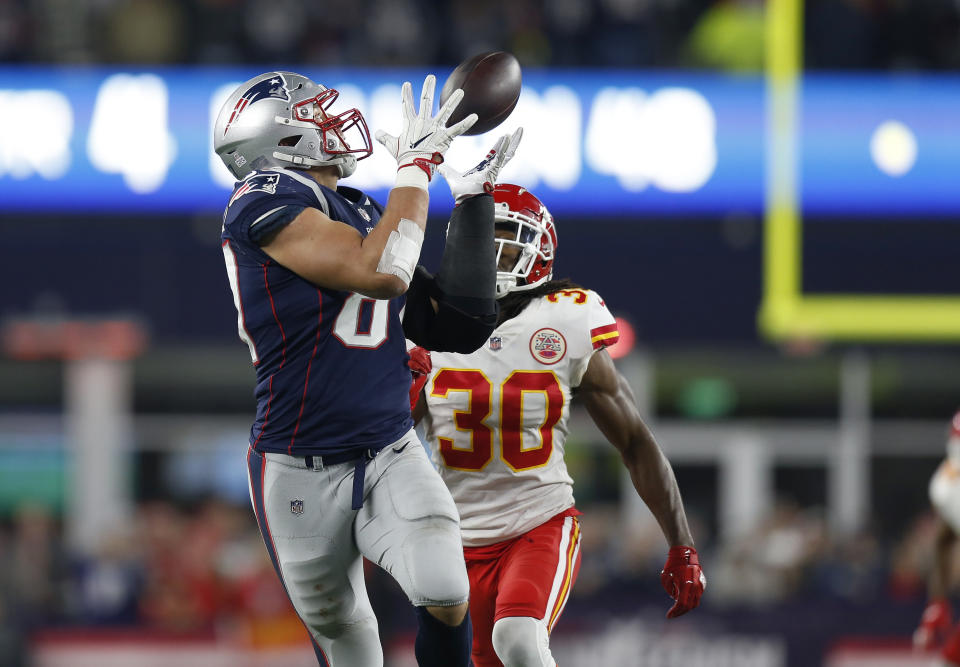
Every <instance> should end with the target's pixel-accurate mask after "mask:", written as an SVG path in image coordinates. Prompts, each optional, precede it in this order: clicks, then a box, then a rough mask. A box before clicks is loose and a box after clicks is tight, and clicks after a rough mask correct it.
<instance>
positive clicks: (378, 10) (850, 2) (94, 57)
mask: <svg viewBox="0 0 960 667" xmlns="http://www.w3.org/2000/svg"><path fill="white" fill-rule="evenodd" d="M805 21H806V25H807V33H806V34H807V37H806V44H805V54H806V62H807V66H808V67H812V68H834V69H835V68H879V69H949V68H953V67H957V66H958V65H960V51H958V49H957V48H956V42H957V38H958V35H960V5H958V3H956V2H954V1H953V0H811V1H810V2H807V3H806V17H805ZM598 35H602V39H596V37H597V36H598ZM499 49H504V50H508V51H511V52H513V53H515V54H516V55H517V56H518V58H519V60H520V62H521V63H522V64H523V65H524V66H525V67H534V66H551V67H564V66H576V67H589V66H604V67H620V66H624V67H677V66H683V67H695V68H696V67H706V68H720V69H728V70H733V71H756V70H758V69H759V68H760V67H761V63H762V57H763V2H762V1H761V0H592V1H591V2H583V1H582V0H550V1H547V0H496V1H494V2H484V3H476V2H472V1H471V0H453V1H451V2H446V3H435V2H432V1H431V0H362V1H357V2H301V0H8V1H7V2H4V3H2V4H0V62H23V63H27V62H31V63H123V64H242V63H250V64H263V65H267V64H275V63H303V64H308V65H325V66H337V65H351V66H357V65H370V66H380V65H391V66H417V65H449V66H452V65H455V64H456V63H458V62H459V61H461V60H462V59H463V58H464V57H465V56H467V55H472V54H474V53H477V52H480V51H487V50H499Z"/></svg>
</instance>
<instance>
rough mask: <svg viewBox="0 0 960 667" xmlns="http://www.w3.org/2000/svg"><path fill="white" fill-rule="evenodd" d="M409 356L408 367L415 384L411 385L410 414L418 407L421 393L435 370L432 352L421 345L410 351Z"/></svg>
mask: <svg viewBox="0 0 960 667" xmlns="http://www.w3.org/2000/svg"><path fill="white" fill-rule="evenodd" d="M409 354H410V360H409V361H408V362H407V366H409V367H410V374H411V375H413V382H412V383H411V384H410V412H413V409H414V408H415V407H417V401H418V400H420V391H421V390H422V389H423V385H425V384H426V383H427V378H428V377H429V376H430V371H431V370H432V369H433V362H432V361H431V360H430V350H426V349H424V348H422V347H420V346H419V345H418V346H417V347H415V348H413V349H412V350H410V352H409Z"/></svg>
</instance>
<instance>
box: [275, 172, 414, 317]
mask: <svg viewBox="0 0 960 667" xmlns="http://www.w3.org/2000/svg"><path fill="white" fill-rule="evenodd" d="M419 193H420V191H419V190H412V189H410V188H405V189H404V190H403V191H395V192H394V193H391V196H390V203H389V204H388V206H387V209H386V210H385V211H384V215H383V217H382V218H381V219H380V223H379V224H378V225H377V226H376V227H375V228H374V229H373V230H372V231H371V232H370V233H369V234H368V235H367V236H366V238H364V237H363V236H361V235H360V232H358V231H357V230H356V229H354V228H353V227H351V226H350V225H347V224H344V223H342V222H338V221H336V220H331V219H330V218H329V217H327V216H326V215H325V214H324V213H323V212H322V211H320V210H319V209H315V208H306V209H304V210H303V211H302V212H301V213H300V214H299V215H298V216H297V217H296V218H294V220H293V221H292V222H291V223H290V224H289V225H287V226H286V227H284V228H282V229H281V230H280V231H278V232H277V233H276V234H275V235H273V236H272V237H269V238H268V239H266V242H265V243H263V244H262V245H261V249H262V250H263V251H264V252H265V253H267V254H268V255H269V256H270V257H271V258H273V259H274V260H275V261H276V262H277V263H279V264H282V265H283V266H285V267H287V268H288V269H290V270H291V271H293V272H294V273H296V274H297V275H299V276H300V277H302V278H304V279H306V280H309V281H310V282H312V283H313V284H315V285H319V286H320V287H326V288H329V289H335V290H347V291H350V292H357V293H358V294H363V295H364V296H368V297H370V298H373V299H391V298H393V297H396V296H399V295H401V294H403V293H404V292H405V291H406V289H407V286H408V284H409V279H406V280H405V279H404V276H403V275H402V272H401V271H385V270H382V269H383V266H382V263H383V262H384V257H385V256H387V255H389V254H390V253H389V251H388V250H387V245H388V242H389V241H390V238H391V236H395V237H399V236H400V232H399V231H398V227H400V225H401V219H403V220H404V222H405V223H406V224H405V225H404V226H405V227H408V226H409V225H411V224H413V223H412V222H410V221H409V220H410V219H409V218H406V217H404V218H401V217H400V215H399V212H403V214H404V216H412V218H413V220H420V221H421V222H424V221H425V220H426V217H427V196H426V194H425V193H424V194H419ZM391 207H392V211H391ZM414 227H416V225H414ZM417 231H419V232H420V238H421V239H422V231H421V230H420V229H419V228H417ZM408 233H409V232H408ZM414 234H416V232H414ZM400 241H401V242H402V241H404V239H402V238H401V239H400ZM414 252H415V254H416V256H415V257H413V258H412V265H411V266H410V273H411V277H412V272H413V267H414V266H415V265H416V262H417V258H419V255H420V245H419V243H416V244H415V249H414V248H408V254H411V255H412V254H414ZM398 274H400V275H398Z"/></svg>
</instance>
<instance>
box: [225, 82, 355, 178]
mask: <svg viewBox="0 0 960 667" xmlns="http://www.w3.org/2000/svg"><path fill="white" fill-rule="evenodd" d="M339 95H340V93H338V92H337V91H336V90H334V89H333V88H327V87H325V86H321V85H320V84H317V83H314V82H313V81H311V80H310V79H308V78H307V77H305V76H302V75H300V74H294V73H293V72H267V73H266V74H261V75H260V76H256V77H254V78H252V79H250V80H249V81H247V82H246V83H244V84H242V85H241V86H240V87H238V88H237V89H236V90H235V91H233V93H232V94H231V95H230V97H229V98H227V101H226V102H225V103H224V105H223V106H222V107H221V108H220V113H219V115H218V116H217V122H216V125H215V126H214V130H213V134H214V136H213V150H214V151H215V152H216V153H217V155H219V156H220V159H221V160H223V163H224V164H225V165H226V166H227V169H229V170H230V172H231V173H232V174H233V175H234V177H235V178H237V179H242V178H243V177H245V176H246V175H247V174H249V173H250V172H251V171H253V170H254V168H255V167H253V166H252V165H253V163H254V162H256V163H257V167H256V168H259V167H260V166H261V165H263V164H267V165H273V166H281V167H287V168H291V169H309V168H310V167H318V166H321V165H333V166H335V167H337V170H338V171H339V173H340V178H346V177H347V176H349V175H350V174H352V173H353V172H354V170H355V169H356V168H357V160H362V159H363V158H365V157H369V156H370V154H371V153H372V152H373V147H372V145H371V143H370V130H368V129H367V123H366V121H365V120H364V119H363V115H361V113H360V112H359V111H358V110H356V109H348V110H347V111H344V112H342V113H339V114H335V115H332V114H330V112H329V109H330V107H331V105H333V103H334V101H336V99H337V97H338V96H339Z"/></svg>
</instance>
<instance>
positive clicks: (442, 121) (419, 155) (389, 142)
mask: <svg viewBox="0 0 960 667" xmlns="http://www.w3.org/2000/svg"><path fill="white" fill-rule="evenodd" d="M436 85H437V79H436V77H435V76H433V75H432V74H430V75H428V76H427V78H426V79H425V80H424V82H423V89H422V91H421V93H420V107H419V110H414V106H413V86H411V85H410V82H409V81H407V82H405V83H404V84H403V89H402V90H401V95H400V96H401V109H402V113H403V128H402V129H401V130H400V136H399V137H395V136H393V135H392V134H387V133H386V132H384V131H383V130H377V133H376V138H377V141H379V142H380V143H381V144H383V146H384V147H385V148H386V149H387V150H388V151H390V154H391V155H393V157H394V158H396V160H397V165H398V166H397V171H398V172H399V171H400V170H402V169H403V168H404V167H419V168H420V169H422V170H423V172H424V173H425V174H426V175H427V181H429V180H430V179H431V178H432V177H433V172H434V170H435V169H436V168H437V165H440V164H442V163H443V154H444V153H445V152H446V151H447V149H448V148H449V147H450V143H451V142H452V141H453V140H454V139H455V138H456V137H458V136H460V135H461V134H463V133H464V132H466V131H467V130H469V129H470V127H471V126H472V125H473V124H474V123H475V122H477V114H470V115H469V116H467V117H466V118H464V119H463V120H461V121H460V122H459V123H457V124H455V125H453V126H452V127H447V120H449V119H450V116H451V115H452V114H453V111H454V109H456V108H457V105H458V104H459V103H460V100H461V99H463V91H462V90H460V89H457V90H455V91H454V92H453V93H452V94H451V95H450V97H449V98H447V101H446V103H444V105H443V106H442V107H440V110H439V111H438V112H437V115H436V116H434V115H432V113H433V93H434V89H435V88H436ZM404 184H405V185H406V183H404ZM398 185H399V184H398ZM424 187H425V186H424Z"/></svg>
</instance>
